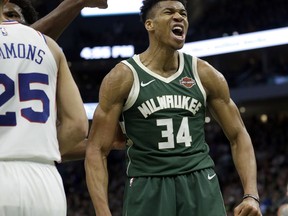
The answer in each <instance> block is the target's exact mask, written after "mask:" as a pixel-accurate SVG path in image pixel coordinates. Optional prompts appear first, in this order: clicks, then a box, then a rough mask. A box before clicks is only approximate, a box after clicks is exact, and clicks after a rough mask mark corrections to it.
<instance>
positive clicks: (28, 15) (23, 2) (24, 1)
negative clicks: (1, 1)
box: [9, 0, 38, 25]
mask: <svg viewBox="0 0 288 216" xmlns="http://www.w3.org/2000/svg"><path fill="white" fill-rule="evenodd" d="M9 2H10V3H13V4H16V5H18V6H19V7H20V8H21V9H22V14H23V17H24V19H25V20H26V24H28V25H31V24H33V23H34V22H36V21H37V20H38V13H37V11H36V10H35V8H34V6H33V5H32V3H31V1H30V0H9Z"/></svg>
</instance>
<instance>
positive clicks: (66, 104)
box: [46, 37, 88, 155]
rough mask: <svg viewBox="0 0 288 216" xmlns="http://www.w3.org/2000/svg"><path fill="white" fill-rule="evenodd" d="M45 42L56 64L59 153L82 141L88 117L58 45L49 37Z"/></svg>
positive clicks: (63, 152) (86, 131)
mask: <svg viewBox="0 0 288 216" xmlns="http://www.w3.org/2000/svg"><path fill="white" fill-rule="evenodd" d="M46 38H47V43H48V46H49V48H50V50H51V51H52V53H53V55H54V58H55V60H56V62H57V64H58V80H57V93H56V100H57V120H58V123H57V138H58V142H59V149H60V153H61V155H63V154H65V153H67V152H68V151H70V150H71V149H72V148H74V146H76V145H77V144H78V143H80V142H81V141H83V140H84V139H85V138H86V136H87V134H88V119H87V115H86V112H85V109H84V105H83V101H82V98H81V95H80V92H79V90H78V87H77V85H76V83H75V82H74V79H73V77H72V74H71V72H70V70H69V67H68V64H67V61H66V58H65V56H64V54H63V52H62V50H61V49H60V47H59V46H58V45H57V44H56V42H55V41H53V40H52V39H51V38H49V37H46Z"/></svg>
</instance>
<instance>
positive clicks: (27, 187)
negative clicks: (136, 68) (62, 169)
mask: <svg viewBox="0 0 288 216" xmlns="http://www.w3.org/2000/svg"><path fill="white" fill-rule="evenodd" d="M6 2H7V0H0V134H1V136H0V173H1V177H0V191H1V196H0V215H5V216H20V215H21V216H22V215H23V216H24V215H29V216H39V215H41V216H52V215H57V216H66V212H67V210H66V198H65V192H64V187H63V183H62V179H61V176H60V174H59V173H58V171H57V169H56V166H55V162H60V160H61V154H65V153H66V152H69V151H70V150H71V149H72V148H73V147H74V146H75V145H76V144H78V143H79V142H80V141H82V140H84V139H85V137H86V136H87V133H88V120H87V116H86V113H85V110H84V107H83V102H82V99H81V97H80V93H79V90H78V88H77V86H76V84H75V82H74V80H73V77H72V75H71V72H70V70H69V67H68V65H67V62H66V58H65V56H64V54H63V52H62V50H61V49H60V47H59V46H58V45H57V44H56V42H55V41H53V40H52V39H51V38H49V37H47V36H44V35H43V34H41V33H39V32H38V31H36V30H34V29H32V28H30V27H28V26H26V25H22V24H19V23H18V22H15V21H6V20H5V19H4V17H3V16H2V12H3V4H5V3H6ZM56 120H57V121H58V122H57V126H56Z"/></svg>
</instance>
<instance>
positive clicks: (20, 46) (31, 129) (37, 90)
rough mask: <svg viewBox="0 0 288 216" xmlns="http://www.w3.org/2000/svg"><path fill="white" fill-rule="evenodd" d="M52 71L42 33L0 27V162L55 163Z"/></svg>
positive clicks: (54, 70) (14, 26)
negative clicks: (29, 161) (28, 161)
mask: <svg viewBox="0 0 288 216" xmlns="http://www.w3.org/2000/svg"><path fill="white" fill-rule="evenodd" d="M57 72H58V68H57V65H56V62H55V59H54V57H53V55H52V53H51V51H50V50H49V48H48V46H47V44H46V41H45V38H44V37H43V35H42V34H41V33H39V32H37V31H35V30H34V29H32V28H30V27H27V26H24V25H22V24H19V23H17V22H11V21H10V22H3V23H1V24H0V160H9V159H12V160H13V159H16V160H17V159H19V160H22V159H24V160H27V159H29V160H44V161H45V160H49V161H60V159H61V156H60V152H59V147H58V141H57V131H56V118H57V114H56V84H57Z"/></svg>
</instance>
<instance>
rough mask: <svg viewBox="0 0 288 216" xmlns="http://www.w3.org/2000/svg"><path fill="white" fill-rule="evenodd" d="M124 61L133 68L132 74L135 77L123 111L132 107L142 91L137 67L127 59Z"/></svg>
mask: <svg viewBox="0 0 288 216" xmlns="http://www.w3.org/2000/svg"><path fill="white" fill-rule="evenodd" d="M122 63H124V64H125V65H127V66H128V67H129V68H130V69H131V71H132V74H133V78H134V81H133V84H132V87H131V90H130V92H129V95H128V98H127V100H126V102H125V104H124V107H123V111H126V110H128V109H129V108H130V107H132V106H133V104H134V103H135V101H136V100H137V97H138V94H139V91H140V85H139V78H138V75H137V72H136V70H135V68H134V67H133V66H132V65H131V64H130V63H129V62H128V61H126V60H124V61H122Z"/></svg>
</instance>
